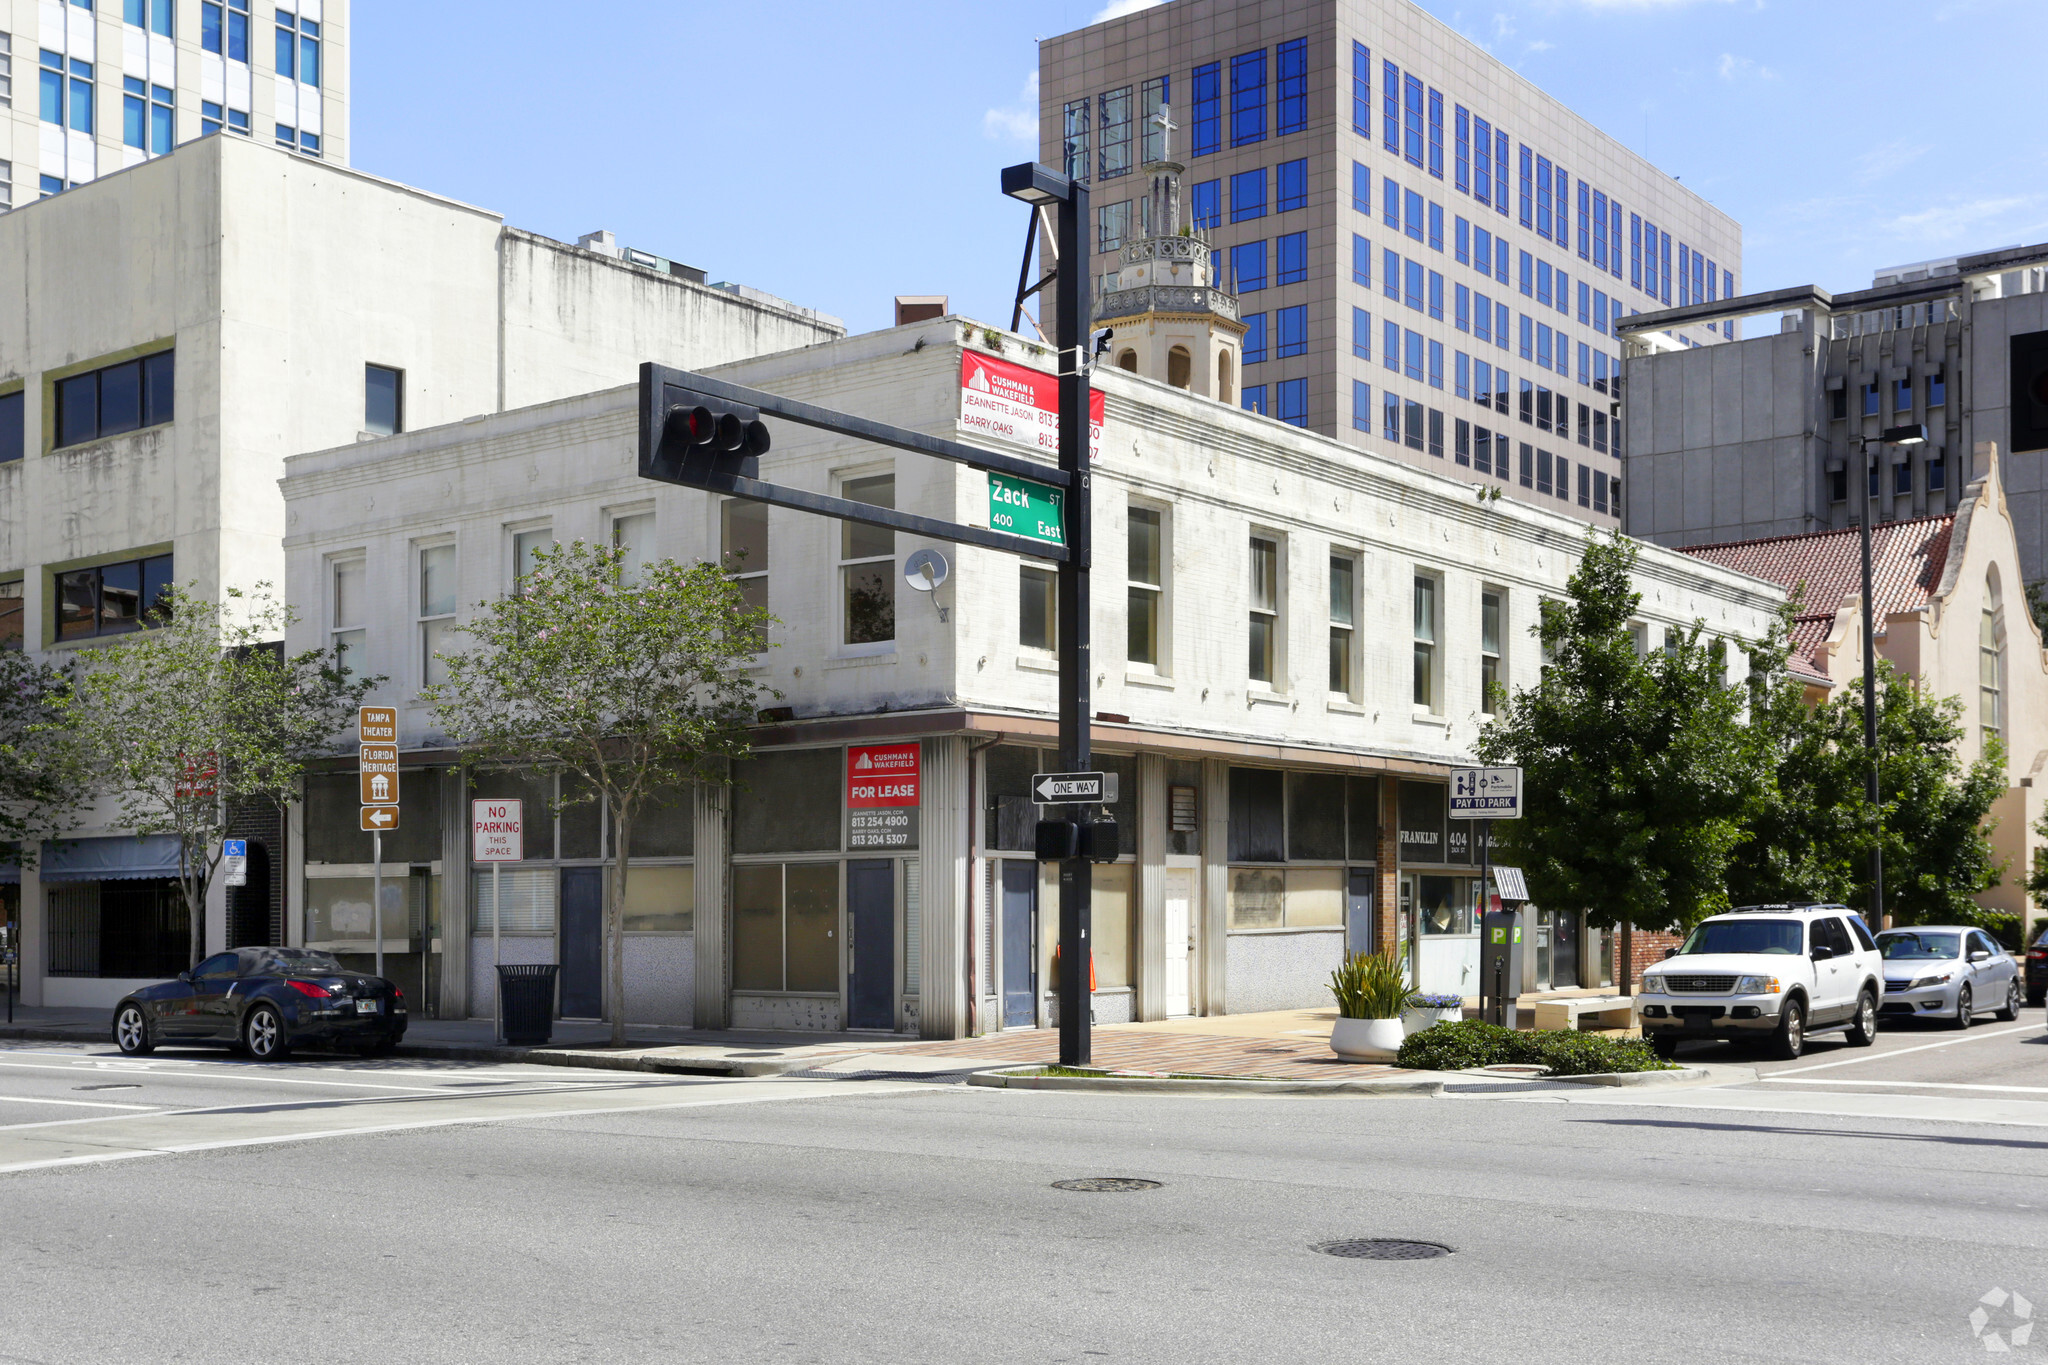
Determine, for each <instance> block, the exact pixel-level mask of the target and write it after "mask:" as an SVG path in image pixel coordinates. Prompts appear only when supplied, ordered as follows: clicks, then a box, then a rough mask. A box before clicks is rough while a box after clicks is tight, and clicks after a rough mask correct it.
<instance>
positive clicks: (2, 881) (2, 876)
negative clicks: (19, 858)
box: [0, 839, 21, 886]
mask: <svg viewBox="0 0 2048 1365" xmlns="http://www.w3.org/2000/svg"><path fill="white" fill-rule="evenodd" d="M19 852H21V845H20V844H17V843H15V842H14V841H13V840H12V839H9V840H6V841H4V842H0V855H4V857H5V861H0V886H18V885H20V884H21V868H20V867H19V866H18V865H17V864H16V863H15V861H14V857H15V855H16V854H18V853H19Z"/></svg>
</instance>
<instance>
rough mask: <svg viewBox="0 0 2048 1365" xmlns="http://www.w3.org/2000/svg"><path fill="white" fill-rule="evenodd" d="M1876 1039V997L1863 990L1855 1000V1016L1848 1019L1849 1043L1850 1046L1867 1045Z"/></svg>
mask: <svg viewBox="0 0 2048 1365" xmlns="http://www.w3.org/2000/svg"><path fill="white" fill-rule="evenodd" d="M1876 1041H1877V997H1876V996H1874V995H1872V994H1871V993H1870V992H1869V991H1865V992H1863V995H1862V998H1861V999H1859V1000H1857V1002H1856V1017H1855V1018H1853V1019H1851V1020H1850V1021H1849V1043H1850V1045H1851V1046H1852V1047H1869V1046H1870V1045H1871V1044H1872V1043H1874V1042H1876Z"/></svg>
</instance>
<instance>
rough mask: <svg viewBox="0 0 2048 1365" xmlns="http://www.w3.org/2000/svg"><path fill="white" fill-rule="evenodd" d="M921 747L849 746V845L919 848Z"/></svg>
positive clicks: (848, 846)
mask: <svg viewBox="0 0 2048 1365" xmlns="http://www.w3.org/2000/svg"><path fill="white" fill-rule="evenodd" d="M917 802H918V746H917V745H915V744H855V745H850V746H849V747H848V748H847V750H846V847H847V850H848V851H849V852H853V851H857V850H860V849H875V848H916V847H917Z"/></svg>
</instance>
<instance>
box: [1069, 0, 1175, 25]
mask: <svg viewBox="0 0 2048 1365" xmlns="http://www.w3.org/2000/svg"><path fill="white" fill-rule="evenodd" d="M1164 3H1166V0H1109V3H1108V4H1106V5H1104V6H1103V7H1102V9H1101V11H1100V12H1099V13H1097V14H1096V16H1095V17H1094V18H1093V19H1090V20H1089V21H1088V22H1089V23H1091V24H1103V23H1107V22H1109V21H1110V20H1111V19H1121V18H1123V17H1124V16H1125V15H1126V14H1136V13H1137V12H1138V11H1139V10H1141V9H1151V8H1152V7H1153V6H1154V5H1161V4H1164Z"/></svg>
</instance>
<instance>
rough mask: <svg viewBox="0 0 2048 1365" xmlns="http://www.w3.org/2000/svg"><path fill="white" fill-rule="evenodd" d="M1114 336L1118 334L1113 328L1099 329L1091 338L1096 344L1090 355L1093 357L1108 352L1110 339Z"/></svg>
mask: <svg viewBox="0 0 2048 1365" xmlns="http://www.w3.org/2000/svg"><path fill="white" fill-rule="evenodd" d="M1114 335H1116V332H1115V329H1113V328H1109V327H1101V328H1097V329H1096V331H1095V332H1094V333H1093V335H1092V336H1091V337H1090V338H1089V339H1090V340H1091V341H1092V342H1094V349H1093V350H1091V351H1090V352H1089V354H1090V355H1091V356H1099V355H1103V354H1105V353H1106V352H1108V350H1109V339H1110V338H1111V337H1112V336H1114Z"/></svg>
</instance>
